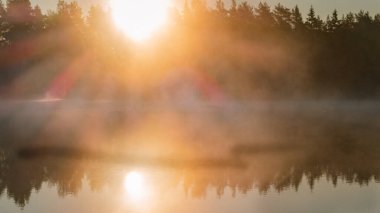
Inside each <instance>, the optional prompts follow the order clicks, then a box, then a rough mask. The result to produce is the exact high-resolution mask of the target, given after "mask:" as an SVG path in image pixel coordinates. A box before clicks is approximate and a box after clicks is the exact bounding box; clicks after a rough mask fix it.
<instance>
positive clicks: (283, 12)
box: [273, 4, 292, 30]
mask: <svg viewBox="0 0 380 213" xmlns="http://www.w3.org/2000/svg"><path fill="white" fill-rule="evenodd" d="M273 16H274V18H275V20H276V24H277V26H278V27H279V28H280V29H282V30H291V27H292V12H291V11H290V9H289V8H286V7H284V6H283V5H281V4H277V5H276V7H275V8H274V11H273Z"/></svg>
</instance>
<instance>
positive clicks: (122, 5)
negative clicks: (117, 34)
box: [110, 0, 170, 41]
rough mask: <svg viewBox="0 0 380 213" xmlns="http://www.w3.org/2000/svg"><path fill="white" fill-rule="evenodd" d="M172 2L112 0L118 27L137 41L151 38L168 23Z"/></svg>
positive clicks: (161, 0) (113, 12)
mask: <svg viewBox="0 0 380 213" xmlns="http://www.w3.org/2000/svg"><path fill="white" fill-rule="evenodd" d="M169 1H170V0H110V7H111V10H112V17H113V20H114V23H115V24H116V26H117V27H118V28H119V29H120V30H122V31H123V32H124V33H125V34H127V36H129V37H130V38H132V39H133V40H136V41H141V40H144V39H147V38H149V37H150V36H151V35H152V34H153V33H154V32H156V31H157V30H159V29H160V28H161V27H162V26H163V25H164V24H165V22H166V20H167V15H168V8H169V6H170V4H169V3H170V2H169Z"/></svg>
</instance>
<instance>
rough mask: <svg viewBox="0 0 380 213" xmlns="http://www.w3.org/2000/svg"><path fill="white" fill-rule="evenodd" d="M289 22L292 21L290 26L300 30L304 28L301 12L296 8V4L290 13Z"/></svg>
mask: <svg viewBox="0 0 380 213" xmlns="http://www.w3.org/2000/svg"><path fill="white" fill-rule="evenodd" d="M291 18H292V19H291V22H292V27H293V28H294V29H295V30H302V29H304V22H303V18H302V14H301V12H300V10H299V8H298V6H296V7H295V8H294V9H293V10H292V15H291Z"/></svg>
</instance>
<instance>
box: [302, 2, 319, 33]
mask: <svg viewBox="0 0 380 213" xmlns="http://www.w3.org/2000/svg"><path fill="white" fill-rule="evenodd" d="M306 26H307V27H308V29H310V30H315V31H321V30H322V27H323V21H322V20H321V18H320V17H319V16H316V15H315V11H314V7H313V6H311V7H310V10H309V13H308V15H307V19H306Z"/></svg>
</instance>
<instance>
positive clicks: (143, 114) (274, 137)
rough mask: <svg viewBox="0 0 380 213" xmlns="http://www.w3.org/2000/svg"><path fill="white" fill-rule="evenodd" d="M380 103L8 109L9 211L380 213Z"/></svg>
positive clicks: (34, 105)
mask: <svg viewBox="0 0 380 213" xmlns="http://www.w3.org/2000/svg"><path fill="white" fill-rule="evenodd" d="M379 118H380V103H377V102H349V101H342V102H338V101H336V102H332V101H324V102H322V101H321V102H307V101H302V102H300V101H294V102H258V103H244V104H243V103H229V104H225V105H223V106H220V105H215V104H198V105H191V106H188V105H170V106H169V105H165V104H152V103H150V104H141V105H132V104H128V103H122V102H120V103H115V102H107V101H98V102H85V101H59V100H56V101H3V102H1V103H0V135H1V138H0V210H1V212H38V213H40V212H94V213H97V212H115V213H118V212H165V213H166V212H260V213H277V212H281V213H284V212H289V213H293V212H333V213H341V212H342V213H349V212H352V213H357V212H361V213H375V212H380V202H378V201H379V199H380V155H379V153H380V152H379V151H380V140H379V139H380V119H379Z"/></svg>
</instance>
